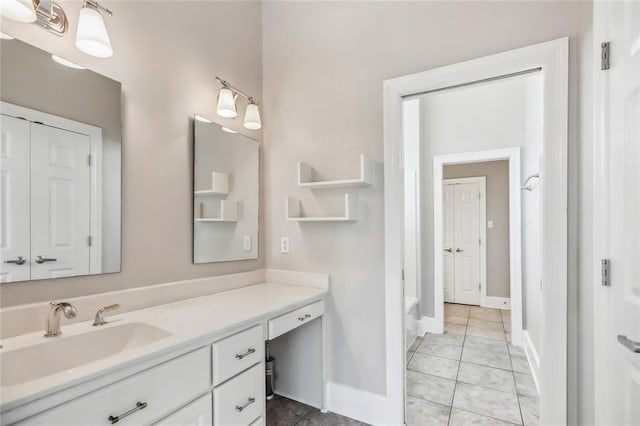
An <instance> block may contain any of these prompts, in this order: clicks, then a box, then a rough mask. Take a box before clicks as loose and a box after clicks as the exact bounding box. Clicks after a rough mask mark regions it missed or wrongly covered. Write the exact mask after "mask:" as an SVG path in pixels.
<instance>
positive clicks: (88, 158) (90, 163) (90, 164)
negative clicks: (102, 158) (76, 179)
mask: <svg viewBox="0 0 640 426" xmlns="http://www.w3.org/2000/svg"><path fill="white" fill-rule="evenodd" d="M92 163H93V161H92V160H91V155H88V156H87V165H88V166H89V167H91V166H93V164H92Z"/></svg>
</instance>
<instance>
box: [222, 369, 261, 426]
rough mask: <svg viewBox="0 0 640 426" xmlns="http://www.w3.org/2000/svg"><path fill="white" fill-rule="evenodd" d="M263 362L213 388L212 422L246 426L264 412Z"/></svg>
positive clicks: (224, 425) (225, 425)
mask: <svg viewBox="0 0 640 426" xmlns="http://www.w3.org/2000/svg"><path fill="white" fill-rule="evenodd" d="M264 386H265V384H264V364H262V363H260V364H258V365H255V366H253V367H251V368H250V369H249V370H247V371H245V372H244V373H242V374H240V375H239V376H237V377H234V378H233V379H231V380H229V381H228V382H226V383H225V384H223V385H221V386H218V387H217V388H215V389H214V390H213V424H214V425H216V426H228V425H234V426H247V425H250V424H252V423H253V422H255V421H256V419H258V418H259V417H261V416H262V415H263V414H264V399H265V387H264Z"/></svg>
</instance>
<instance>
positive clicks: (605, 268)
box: [602, 259, 611, 287]
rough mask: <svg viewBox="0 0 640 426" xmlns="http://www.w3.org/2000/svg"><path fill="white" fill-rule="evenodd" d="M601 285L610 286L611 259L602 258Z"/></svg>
mask: <svg viewBox="0 0 640 426" xmlns="http://www.w3.org/2000/svg"><path fill="white" fill-rule="evenodd" d="M602 285H603V286H605V287H611V260H609V259H602Z"/></svg>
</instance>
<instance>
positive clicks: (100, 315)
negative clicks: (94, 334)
mask: <svg viewBox="0 0 640 426" xmlns="http://www.w3.org/2000/svg"><path fill="white" fill-rule="evenodd" d="M116 309H120V304H119V303H114V304H113V305H109V306H105V307H103V308H100V309H98V312H96V317H95V319H94V320H93V325H105V324H106V323H107V322H106V321H105V319H104V313H105V312H111V311H115V310H116Z"/></svg>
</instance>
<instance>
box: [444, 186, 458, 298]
mask: <svg viewBox="0 0 640 426" xmlns="http://www.w3.org/2000/svg"><path fill="white" fill-rule="evenodd" d="M455 186H456V185H455V184H445V185H444V188H443V191H442V197H443V200H442V201H443V205H444V212H443V215H442V220H443V224H442V225H443V227H444V229H443V232H442V242H443V247H442V249H443V261H444V268H443V272H444V273H443V279H444V301H445V302H447V303H455V301H456V300H455V255H454V254H453V250H454V249H455V242H454V232H453V228H454V211H455V209H454V202H453V201H454V200H453V197H454V195H453V194H454V188H455Z"/></svg>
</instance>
